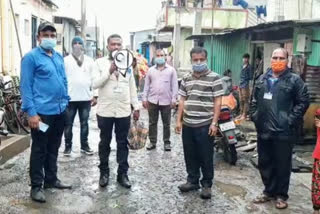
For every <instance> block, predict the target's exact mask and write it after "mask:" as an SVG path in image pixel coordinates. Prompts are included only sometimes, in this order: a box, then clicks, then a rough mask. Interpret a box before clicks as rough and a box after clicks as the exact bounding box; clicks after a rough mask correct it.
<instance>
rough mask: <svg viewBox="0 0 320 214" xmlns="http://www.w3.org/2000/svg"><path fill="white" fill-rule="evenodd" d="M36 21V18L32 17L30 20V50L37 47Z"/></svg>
mask: <svg viewBox="0 0 320 214" xmlns="http://www.w3.org/2000/svg"><path fill="white" fill-rule="evenodd" d="M37 24H38V20H37V17H35V16H32V18H31V33H32V34H31V35H32V36H31V44H32V48H34V47H36V46H37V34H38V32H37V27H38V25H37Z"/></svg>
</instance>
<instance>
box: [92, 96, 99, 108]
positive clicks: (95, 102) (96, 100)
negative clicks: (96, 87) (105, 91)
mask: <svg viewBox="0 0 320 214" xmlns="http://www.w3.org/2000/svg"><path fill="white" fill-rule="evenodd" d="M97 103H98V99H97V98H96V97H94V98H92V99H91V106H92V107H93V106H95V105H97Z"/></svg>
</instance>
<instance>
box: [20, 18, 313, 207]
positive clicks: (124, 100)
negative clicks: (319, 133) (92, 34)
mask: <svg viewBox="0 0 320 214" xmlns="http://www.w3.org/2000/svg"><path fill="white" fill-rule="evenodd" d="M38 41H39V46H38V47H36V48H35V49H33V50H32V51H30V52H29V53H28V54H26V55H25V56H24V58H23V59H22V62H21V92H22V104H23V105H22V108H23V110H24V111H26V112H27V113H28V115H29V125H30V127H31V137H32V147H31V158H30V178H31V198H32V199H33V200H35V201H38V202H45V201H46V199H45V195H44V192H43V188H58V189H66V188H71V186H70V185H66V184H63V182H61V181H60V180H59V179H58V177H57V157H58V150H59V147H60V144H61V139H62V135H63V132H64V134H65V151H64V154H65V155H67V156H68V155H70V154H71V150H72V137H73V135H72V127H73V121H74V118H75V115H76V113H77V112H78V114H79V118H80V124H81V129H80V130H81V131H80V143H81V152H83V153H85V154H89V155H90V154H92V153H93V151H92V150H91V148H90V146H89V144H88V132H89V127H88V118H89V113H90V108H91V106H94V105H96V104H97V121H98V127H99V129H100V142H99V152H98V153H99V158H100V164H99V169H100V180H99V185H100V186H101V187H105V186H107V185H108V183H109V174H110V170H109V155H110V150H111V149H110V143H111V139H112V131H113V127H114V132H115V136H116V142H117V163H118V165H119V166H118V171H117V174H118V176H117V181H118V183H119V184H120V185H122V186H123V187H125V188H130V187H131V183H130V181H129V178H128V169H129V164H128V154H129V150H128V139H127V137H128V131H129V128H130V120H131V115H132V116H133V119H134V120H138V119H139V116H140V113H139V102H138V98H137V88H136V83H135V77H134V71H133V70H132V68H128V69H127V71H126V75H121V74H120V73H119V71H118V70H117V67H116V65H115V63H114V61H113V57H112V53H113V52H114V51H117V50H120V49H122V39H121V37H120V36H119V35H117V34H114V35H111V36H110V37H109V38H108V45H107V48H108V51H109V55H108V56H106V57H102V58H99V59H97V60H96V61H95V62H94V61H93V60H92V59H91V58H89V57H87V56H85V55H84V49H83V48H84V42H83V40H82V39H81V38H80V37H75V38H74V39H73V40H72V53H71V54H70V55H69V56H67V57H65V58H64V59H63V58H62V56H61V55H60V54H59V53H57V52H56V51H55V50H54V47H55V44H56V29H55V28H54V26H53V25H52V24H50V23H47V22H45V23H42V24H41V25H40V26H39V29H38ZM207 55H208V54H207V51H206V50H205V49H204V48H201V47H196V48H193V49H192V50H191V52H190V58H191V64H192V72H190V73H189V74H187V75H186V76H185V77H184V78H183V79H182V82H181V86H180V89H178V81H177V73H176V71H175V69H174V68H173V67H171V66H170V65H168V64H167V63H166V60H165V53H164V51H163V50H157V51H156V58H155V66H153V67H151V68H150V69H149V71H148V73H147V76H146V77H145V87H144V92H143V107H144V108H146V109H147V110H148V114H149V139H150V144H149V145H148V146H147V150H153V149H156V146H157V142H158V140H157V135H158V134H157V123H158V118H159V113H160V115H161V119H162V123H163V143H164V151H171V141H170V130H171V129H170V124H171V109H173V108H175V106H176V102H177V99H178V94H179V95H180V99H179V108H178V114H177V121H176V128H175V130H176V133H178V134H180V133H181V132H182V141H183V150H184V159H185V164H186V171H187V174H188V175H187V182H186V183H184V184H182V185H180V186H179V189H180V191H181V192H189V191H192V190H197V189H199V188H200V185H199V183H200V184H201V186H202V191H201V193H200V196H201V198H203V199H209V198H211V187H212V181H213V177H214V166H213V155H214V146H213V145H214V136H215V135H216V134H217V132H218V121H219V114H220V109H221V98H222V96H223V94H224V91H223V85H222V81H221V79H220V77H219V75H218V74H216V73H215V72H212V71H211V70H210V69H209V68H208V64H207ZM243 58H244V66H243V67H242V72H241V77H242V78H241V79H242V80H243V81H241V83H240V92H241V95H243V97H244V98H246V99H245V100H244V99H243V100H242V102H241V103H242V107H243V112H242V113H243V114H242V115H241V116H242V117H245V116H246V115H245V114H246V112H247V111H248V109H249V103H248V102H247V101H246V100H247V98H248V97H249V80H250V76H249V74H248V71H249V70H250V65H249V56H248V55H245V56H244V57H243ZM287 64H288V53H287V51H286V50H285V49H282V48H278V49H276V50H275V51H274V52H273V55H272V58H271V68H270V69H269V70H268V71H267V72H266V73H265V74H260V75H259V77H258V78H257V80H256V83H255V89H254V90H253V91H254V94H253V101H252V105H251V107H250V111H249V112H250V115H251V118H252V120H253V122H254V123H255V125H256V128H257V132H258V154H259V164H258V165H259V170H260V174H261V177H262V180H263V183H264V185H265V190H264V191H263V194H262V195H261V196H259V197H257V198H256V199H255V200H254V202H255V203H264V202H267V201H269V200H272V199H276V200H277V204H276V207H277V208H279V209H282V208H286V207H287V202H286V200H287V199H288V188H289V180H290V170H291V154H292V147H293V143H294V141H295V138H294V134H295V133H296V132H295V129H296V128H297V126H298V124H299V123H300V122H301V121H302V117H303V115H304V113H305V111H306V109H307V108H308V105H309V100H308V93H307V89H306V86H305V85H304V82H303V81H302V80H301V78H300V77H299V76H298V75H296V74H293V73H292V72H291V71H290V69H289V68H288V67H287ZM250 75H251V74H250ZM46 126H47V128H45V127H46ZM200 178H201V182H200Z"/></svg>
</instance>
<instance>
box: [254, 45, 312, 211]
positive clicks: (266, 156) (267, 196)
mask: <svg viewBox="0 0 320 214" xmlns="http://www.w3.org/2000/svg"><path fill="white" fill-rule="evenodd" d="M287 64H288V52H287V51H286V50H285V49H283V48H277V49H276V50H274V51H273V54H272V58H271V68H269V69H268V70H267V72H266V73H265V74H263V75H261V76H260V78H259V79H258V80H257V82H256V84H255V89H254V96H253V101H252V103H251V109H250V114H251V119H252V121H253V122H254V123H255V126H256V129H257V133H258V168H259V171H260V175H261V178H262V181H263V184H264V190H263V192H262V194H261V195H259V196H258V197H256V198H255V199H254V201H253V202H254V203H265V202H268V201H270V200H274V199H275V200H276V203H275V206H276V208H277V209H285V208H287V207H288V204H287V200H288V198H289V196H288V190H289V183H290V174H291V162H292V149H293V145H294V144H295V142H296V139H297V138H298V136H297V128H298V126H299V125H300V124H302V123H303V115H304V113H305V112H306V110H307V109H308V106H309V95H308V91H307V87H306V85H305V83H304V82H303V80H302V79H301V78H300V77H299V76H298V75H297V74H294V73H292V72H291V69H289V68H288V66H287Z"/></svg>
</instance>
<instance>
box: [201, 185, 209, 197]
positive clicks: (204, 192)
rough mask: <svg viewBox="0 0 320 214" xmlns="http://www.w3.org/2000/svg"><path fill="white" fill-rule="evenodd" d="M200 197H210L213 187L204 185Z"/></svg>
mask: <svg viewBox="0 0 320 214" xmlns="http://www.w3.org/2000/svg"><path fill="white" fill-rule="evenodd" d="M200 197H201V198H202V199H210V198H211V187H202V190H201V193H200Z"/></svg>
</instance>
